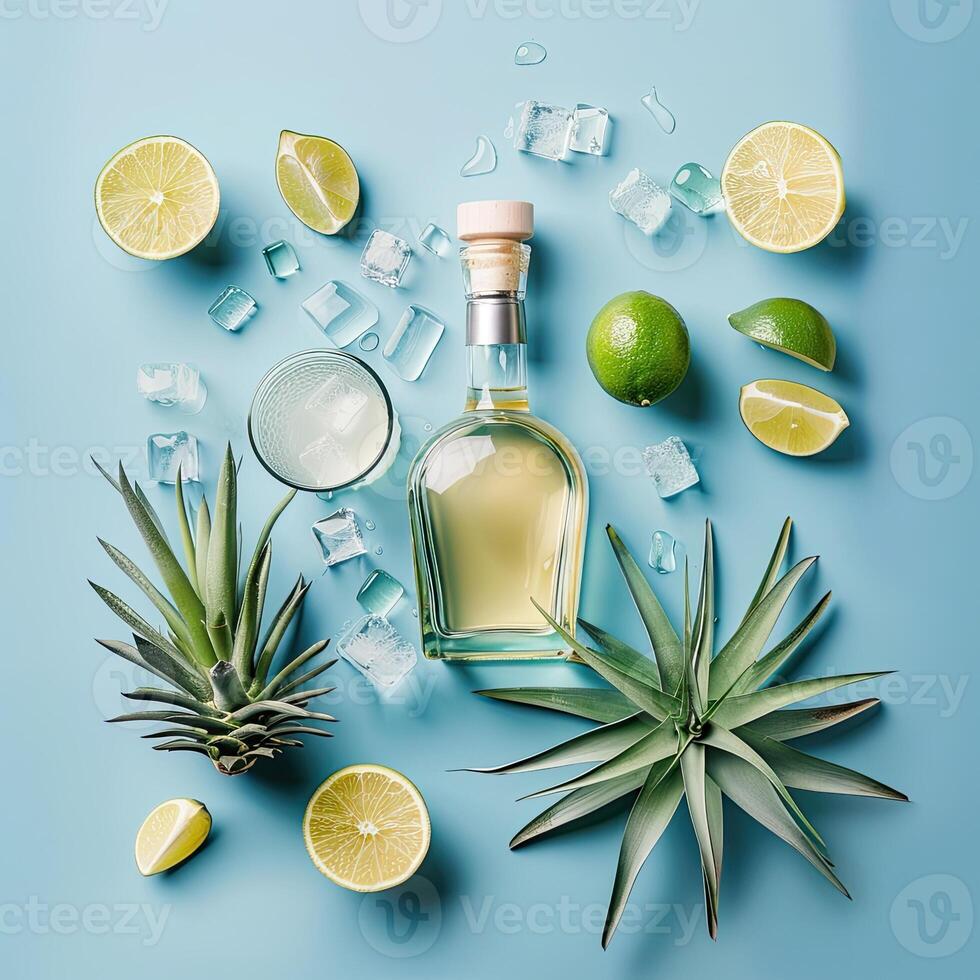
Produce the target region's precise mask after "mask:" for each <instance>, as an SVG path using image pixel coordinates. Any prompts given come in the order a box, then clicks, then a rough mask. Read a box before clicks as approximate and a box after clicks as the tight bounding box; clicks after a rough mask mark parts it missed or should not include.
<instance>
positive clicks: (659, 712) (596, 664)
mask: <svg viewBox="0 0 980 980" xmlns="http://www.w3.org/2000/svg"><path fill="white" fill-rule="evenodd" d="M531 601H532V602H534V600H533V599H532V600H531ZM534 604H535V606H537V609H538V611H539V612H540V613H541V615H542V616H544V618H545V619H546V620H547V621H548V622H549V623H550V624H551V627H552V629H554V630H555V631H556V632H557V633H559V634H560V635H561V636H562V638H563V639H564V640H565V642H566V643H568V644H569V645H570V646H571V648H572V649H573V650H574V651H575V652H576V653H577V654H578V655H579V656H580V657H581V658H582V660H583V661H585V663H587V664H588V665H589V666H590V667H591V668H592V669H593V670H594V671H596V673H598V674H599V675H600V676H601V677H602V678H604V679H605V680H607V681H609V683H610V684H612V686H613V687H615V688H616V689H617V690H618V691H620V692H621V693H622V694H624V695H626V697H628V698H629V699H630V700H631V701H632V702H633V703H634V704H635V705H636V707H637V708H639V709H641V710H642V711H646V712H648V713H649V714H651V715H652V716H653V717H654V718H656V719H657V721H663V720H664V718H666V717H667V716H668V715H669V714H671V713H673V712H674V711H676V710H677V709H678V708H679V707H680V705H679V703H678V702H677V700H676V699H675V698H672V697H671V696H670V695H669V694H665V693H664V692H663V691H661V690H660V689H659V688H657V687H652V686H650V685H649V684H644V683H642V682H641V681H637V680H635V679H634V678H633V677H632V676H627V675H626V674H624V673H622V671H620V670H619V669H618V668H617V667H616V666H615V665H614V664H613V663H611V662H609V661H608V660H607V659H606V656H605V655H604V654H602V653H599V651H598V650H592V649H590V648H589V647H585V646H582V644H581V643H579V642H578V640H576V639H575V637H574V636H572V635H571V634H570V633H569V632H568V631H567V630H566V629H564V628H563V627H562V626H561V625H560V624H559V623H557V622H556V621H555V620H554V619H553V618H552V617H551V615H550V614H549V613H548V612H547V611H546V610H545V609H543V608H542V607H541V606H539V605H538V604H537V603H536V602H535V603H534Z"/></svg>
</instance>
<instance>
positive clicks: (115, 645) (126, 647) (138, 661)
mask: <svg viewBox="0 0 980 980" xmlns="http://www.w3.org/2000/svg"><path fill="white" fill-rule="evenodd" d="M95 642H96V643H98V644H99V646H101V647H104V648H105V649H106V650H108V651H109V652H110V653H114V654H115V655H116V656H117V657H121V658H122V659H123V660H128V661H129V663H131V664H134V665H135V666H137V667H141V668H142V669H143V670H145V671H148V672H149V673H151V674H155V675H156V676H157V677H159V678H160V680H162V681H167V682H168V683H171V684H175V683H176V681H175V680H174V678H173V677H171V676H170V675H169V674H168V673H167V672H166V671H165V670H164V669H163V668H162V667H157V666H154V665H153V664H150V663H148V662H147V661H145V660H144V659H143V658H142V657H141V656H140V654H139V651H138V650H137V649H136V647H134V646H131V645H130V644H128V643H120V642H119V641H118V640H98V639H97V640H96V641H95ZM179 686H183V685H179ZM185 690H187V689H186V688H185ZM188 693H189V694H190V693H193V692H192V691H188Z"/></svg>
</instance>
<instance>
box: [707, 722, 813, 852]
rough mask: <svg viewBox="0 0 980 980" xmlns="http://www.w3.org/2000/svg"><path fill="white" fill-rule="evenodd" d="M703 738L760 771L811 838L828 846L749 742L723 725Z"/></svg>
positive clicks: (712, 727) (710, 728)
mask: <svg viewBox="0 0 980 980" xmlns="http://www.w3.org/2000/svg"><path fill="white" fill-rule="evenodd" d="M701 738H702V741H703V742H704V744H705V745H710V746H711V747H712V748H715V749H719V750H720V751H722V752H728V753H730V754H731V755H734V756H737V757H738V758H739V759H741V760H742V761H743V762H747V763H748V764H749V765H750V766H752V767H753V768H754V769H758V771H759V772H761V773H762V775H763V776H765V777H766V779H768V780H769V782H771V783H772V786H773V789H775V791H776V792H777V793H778V794H779V796H780V798H781V799H782V801H783V803H784V804H785V805H786V807H787V808H788V809H789V811H790V812H791V813H792V814H793V815H794V816H795V817H796V819H797V820H799V822H800V823H801V824H803V826H804V827H805V828H806V830H808V831H809V833H810V836H811V837H813V839H814V840H815V841H816V842H817V843H818V844H820V846H821V847H824V846H826V845H825V844H824V840H823V838H822V837H821V836H820V834H819V833H818V832H817V829H816V827H814V826H813V824H812V823H810V821H809V820H808V819H807V817H806V814H804V812H803V811H802V810H801V809H800V808H799V806H797V803H796V800H794V799H793V797H792V796H790V793H789V790H788V789H786V787H785V786H784V785H783V782H782V780H781V779H780V778H779V776H777V775H776V773H775V772H774V771H773V768H772V766H770V765H769V763H768V762H766V760H765V759H764V758H763V757H762V756H761V755H759V753H758V752H756V750H755V749H754V748H752V746H751V745H749V744H748V742H746V741H745V740H744V739H741V738H739V737H738V735H735V734H734V733H733V732H730V731H728V729H727V728H722V727H721V725H718V724H712V725H709V726H708V727H707V728H706V729H705V731H704V734H703V735H702V736H701ZM777 744H778V743H777Z"/></svg>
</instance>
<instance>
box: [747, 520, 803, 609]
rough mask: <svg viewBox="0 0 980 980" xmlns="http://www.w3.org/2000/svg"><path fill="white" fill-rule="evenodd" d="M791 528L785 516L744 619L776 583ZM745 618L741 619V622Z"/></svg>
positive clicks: (789, 521) (790, 522)
mask: <svg viewBox="0 0 980 980" xmlns="http://www.w3.org/2000/svg"><path fill="white" fill-rule="evenodd" d="M792 529H793V520H792V518H790V517H787V518H786V520H785V521H783V527H782V530H781V531H780V532H779V538H778V539H777V540H776V547H775V549H774V550H773V553H772V557H771V558H770V559H769V564H768V565H767V566H766V572H765V574H764V575H763V576H762V582H761V583H760V584H759V588H758V589H757V590H756V593H755V595H754V596H753V597H752V601H751V602H750V603H749V608H748V609H747V610H746V613H745V619H748V617H749V614H750V613H751V612H752V610H753V609H755V607H756V606H757V605H759V603H760V602H762V600H763V599H764V598H765V597H766V596H767V595H768V594H769V593H770V592H771V591H772V587H773V586H774V585H775V584H776V580H777V579H778V578H779V570H780V569H781V568H782V567H783V562H784V561H785V560H786V550H787V548H788V547H789V536H790V532H791V531H792ZM745 619H743V620H742V622H743V623H744V622H745Z"/></svg>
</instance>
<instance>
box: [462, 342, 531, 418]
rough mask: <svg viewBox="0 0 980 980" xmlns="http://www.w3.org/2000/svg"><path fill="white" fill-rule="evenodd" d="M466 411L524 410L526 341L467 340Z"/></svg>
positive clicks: (525, 408)
mask: <svg viewBox="0 0 980 980" xmlns="http://www.w3.org/2000/svg"><path fill="white" fill-rule="evenodd" d="M466 365H467V374H468V381H467V391H466V408H465V411H467V412H483V411H507V412H527V411H529V408H528V404H527V345H526V344H524V343H523V342H520V343H508V344H467V347H466Z"/></svg>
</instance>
